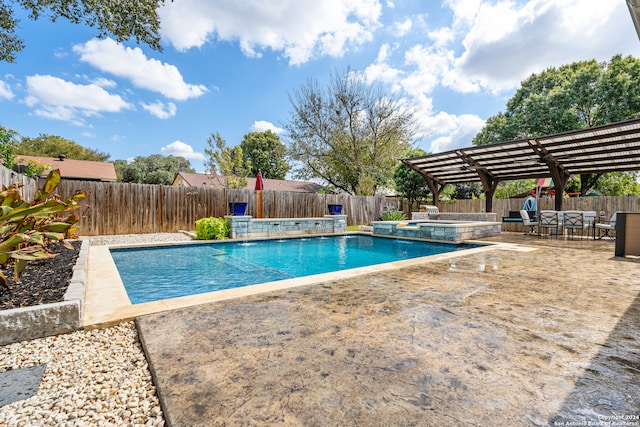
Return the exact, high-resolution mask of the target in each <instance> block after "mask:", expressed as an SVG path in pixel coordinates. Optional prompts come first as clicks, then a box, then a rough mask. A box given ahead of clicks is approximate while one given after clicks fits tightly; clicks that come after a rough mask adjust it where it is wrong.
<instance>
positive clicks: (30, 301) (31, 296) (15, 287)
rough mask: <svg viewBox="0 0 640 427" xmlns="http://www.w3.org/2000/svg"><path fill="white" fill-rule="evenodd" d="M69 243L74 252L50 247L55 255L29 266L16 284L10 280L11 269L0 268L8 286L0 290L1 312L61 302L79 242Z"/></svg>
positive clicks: (55, 246)
mask: <svg viewBox="0 0 640 427" xmlns="http://www.w3.org/2000/svg"><path fill="white" fill-rule="evenodd" d="M70 243H71V244H72V245H73V247H74V250H70V249H67V248H65V247H64V246H63V245H62V244H61V243H58V242H56V243H53V244H52V245H51V246H49V250H50V251H51V252H53V253H56V254H58V255H57V256H55V257H53V258H47V259H41V260H37V261H31V262H29V263H28V264H27V267H26V268H25V269H24V271H23V272H22V274H21V276H20V281H19V283H15V282H14V280H13V265H11V266H8V267H4V268H0V271H2V273H3V274H4V275H5V276H6V277H7V284H8V289H7V288H3V287H0V310H5V309H10V308H20V307H29V306H33V305H40V304H48V303H52V302H60V301H62V300H63V297H64V293H65V292H66V291H67V287H68V286H69V282H70V281H71V275H72V274H73V266H74V265H75V263H76V259H77V258H78V253H79V252H80V244H81V242H80V241H73V242H70Z"/></svg>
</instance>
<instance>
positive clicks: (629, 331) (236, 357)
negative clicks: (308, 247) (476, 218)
mask: <svg viewBox="0 0 640 427" xmlns="http://www.w3.org/2000/svg"><path fill="white" fill-rule="evenodd" d="M490 240H500V241H503V242H504V241H507V242H511V243H517V244H520V245H523V246H512V247H506V248H503V249H495V250H491V251H485V252H478V253H473V254H470V255H466V256H462V257H456V258H451V259H450V260H440V261H437V262H432V263H424V264H421V265H417V266H410V267H406V268H402V269H400V270H395V271H388V272H377V273H373V274H369V275H365V276H359V277H355V278H348V279H341V280H333V281H329V282H325V283H322V284H317V285H310V286H302V287H297V288H291V289H287V290H280V291H274V292H270V293H264V294H259V295H255V296H246V297H242V298H238V299H233V300H227V301H220V302H215V303H210V304H204V305H200V306H195V307H187V308H184V309H178V310H174V311H169V312H164V313H158V314H151V315H146V316H142V317H138V318H137V325H138V328H139V331H140V336H141V339H142V341H143V345H144V347H145V350H146V352H147V355H148V359H149V362H150V365H151V367H152V371H153V374H154V377H155V381H156V385H157V387H158V393H159V397H160V399H161V402H162V405H163V409H164V413H165V417H166V420H167V422H168V423H169V425H174V426H193V425H216V426H224V425H256V426H264V425H306V426H355V425H361V426H372V425H376V426H418V425H419V426H430V425H434V426H435V425H537V426H540V425H562V423H563V422H566V421H584V422H585V424H584V425H587V424H586V422H588V421H591V422H592V423H594V424H593V425H616V424H612V423H611V421H615V420H618V421H622V420H624V418H621V417H627V418H626V421H625V422H627V424H617V425H640V419H639V417H640V341H639V338H640V297H639V295H640V263H639V262H638V261H636V260H622V259H617V258H614V257H613V243H611V242H603V241H596V242H594V241H593V240H590V241H581V240H575V241H565V240H562V239H560V240H555V239H540V238H535V237H526V236H522V235H517V234H508V233H503V235H502V236H500V237H498V238H493V239H490ZM612 417H613V418H612ZM595 423H599V424H595ZM607 423H609V424H607ZM565 425H566V424H565Z"/></svg>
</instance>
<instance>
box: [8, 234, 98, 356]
mask: <svg viewBox="0 0 640 427" xmlns="http://www.w3.org/2000/svg"><path fill="white" fill-rule="evenodd" d="M88 259H89V240H82V244H81V245H80V253H79V254H78V259H77V260H76V263H75V265H74V266H73V275H72V276H71V282H70V283H69V287H68V288H67V291H66V292H65V294H64V298H63V301H62V302H56V303H51V304H42V305H36V306H32V307H22V308H14V309H9V310H2V311H0V345H6V344H11V343H14V342H20V341H25V340H32V339H35V338H42V337H48V336H51V335H58V334H64V333H68V332H72V331H75V330H78V329H80V328H82V317H83V312H84V299H85V292H86V285H87V261H88Z"/></svg>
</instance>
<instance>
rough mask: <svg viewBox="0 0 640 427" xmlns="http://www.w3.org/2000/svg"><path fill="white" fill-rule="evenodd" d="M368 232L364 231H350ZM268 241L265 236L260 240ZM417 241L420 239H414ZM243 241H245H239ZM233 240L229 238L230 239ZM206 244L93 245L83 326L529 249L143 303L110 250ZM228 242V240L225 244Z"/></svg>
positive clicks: (495, 245)
mask: <svg viewBox="0 0 640 427" xmlns="http://www.w3.org/2000/svg"><path fill="white" fill-rule="evenodd" d="M347 234H364V233H347ZM256 240H264V239H256ZM413 240H416V239H413ZM236 241H241V240H236ZM226 242H229V240H226ZM203 243H213V244H216V243H222V242H216V241H202V240H199V241H193V242H167V243H152V244H133V245H109V246H107V245H105V246H91V247H90V248H89V262H88V274H87V292H86V301H85V310H84V319H83V327H84V328H86V329H92V328H101V327H105V326H110V325H114V324H117V323H120V322H123V321H129V320H132V319H135V318H136V317H137V316H142V315H146V314H152V313H158V312H162V311H168V310H174V309H178V308H184V307H190V306H195V305H200V304H206V303H210V302H216V301H223V300H228V299H232V298H240V297H244V296H249V295H255V294H259V293H264V292H270V291H275V290H282V289H289V288H293V287H298V286H305V285H312V284H318V283H322V282H326V281H330V280H338V279H345V278H350V277H355V276H359V275H363V274H369V273H377V272H382V271H390V270H397V269H400V268H404V267H408V266H413V265H418V264H422V263H425V262H434V261H440V260H443V259H450V258H454V257H459V256H464V255H468V254H471V253H477V252H484V251H490V250H496V249H511V250H526V248H522V247H520V246H518V245H512V244H507V243H487V242H482V241H466V242H464V243H471V244H476V245H481V246H479V247H476V248H472V249H467V250H461V251H455V252H448V253H445V254H438V255H431V256H427V257H420V258H413V259H409V260H402V261H395V262H390V263H385V264H376V265H371V266H367V267H359V268H353V269H349V270H342V271H335V272H330V273H323V274H315V275H312V276H305V277H299V278H293V279H286V280H279V281H275V282H266V283H260V284H256V285H249V286H243V287H239V288H233V289H225V290H221V291H214V292H208V293H203V294H196V295H188V296H184V297H178V298H171V299H166V300H159V301H152V302H147V303H141V304H135V305H134V304H131V301H130V300H129V297H128V296H127V293H126V291H125V288H124V284H123V283H122V279H121V278H120V275H119V274H118V270H117V268H116V265H115V262H114V261H113V258H112V257H111V253H110V252H109V249H110V248H135V247H151V246H174V245H185V244H187V245H189V244H203ZM222 244H224V243H222Z"/></svg>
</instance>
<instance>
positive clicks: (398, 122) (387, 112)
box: [285, 69, 416, 195]
mask: <svg viewBox="0 0 640 427" xmlns="http://www.w3.org/2000/svg"><path fill="white" fill-rule="evenodd" d="M289 100H290V101H291V104H292V107H293V113H292V114H291V118H290V120H289V122H288V123H287V124H286V125H285V130H286V131H287V133H288V137H289V139H290V141H291V143H290V146H289V155H290V157H291V158H292V159H293V160H294V161H295V162H296V166H295V167H296V168H297V169H296V170H295V173H294V176H296V177H298V178H303V179H312V178H319V179H321V180H323V181H325V182H326V183H328V184H330V185H332V186H334V187H335V188H337V189H339V190H342V191H344V192H347V193H350V194H357V195H372V194H375V193H376V190H377V189H378V188H381V187H384V186H386V185H388V184H390V183H391V180H392V176H393V171H394V169H395V166H396V165H397V159H398V158H399V157H401V156H402V155H403V154H404V153H405V152H406V151H407V149H409V147H410V146H411V143H412V139H413V137H414V134H415V130H416V129H415V122H414V120H413V114H412V112H411V111H410V110H409V109H408V108H407V107H406V106H405V105H404V104H403V103H402V102H400V101H399V100H398V99H396V98H394V97H393V96H392V95H391V94H388V93H386V92H385V91H384V90H383V89H382V88H381V86H371V85H368V84H367V83H366V82H365V81H364V80H363V79H362V78H361V77H360V76H358V75H357V74H356V73H352V72H350V70H348V69H347V71H346V72H345V73H344V74H338V73H332V75H331V80H330V83H329V86H328V87H327V88H325V89H322V88H320V86H319V84H318V82H317V81H312V80H309V81H308V82H307V83H306V84H305V85H303V86H302V88H301V89H300V90H298V91H296V92H294V93H293V95H290V96H289Z"/></svg>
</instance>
